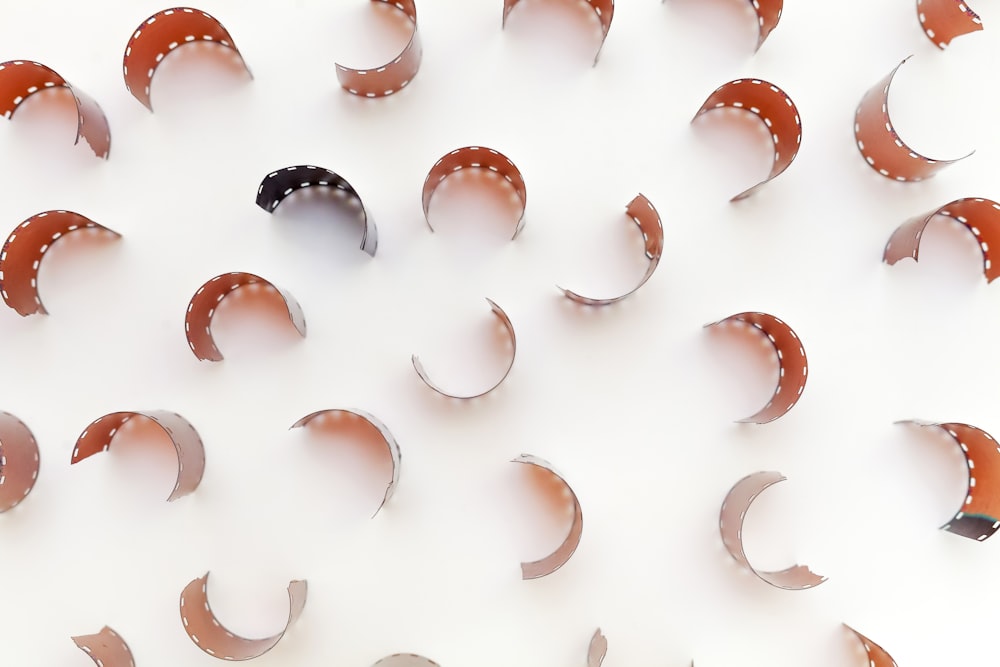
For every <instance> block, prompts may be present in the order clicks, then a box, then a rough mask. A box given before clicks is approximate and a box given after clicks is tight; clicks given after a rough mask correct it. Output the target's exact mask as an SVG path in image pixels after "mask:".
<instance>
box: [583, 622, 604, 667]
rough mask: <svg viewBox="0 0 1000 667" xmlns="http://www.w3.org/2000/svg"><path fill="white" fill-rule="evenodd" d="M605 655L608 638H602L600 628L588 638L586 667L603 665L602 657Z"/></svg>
mask: <svg viewBox="0 0 1000 667" xmlns="http://www.w3.org/2000/svg"><path fill="white" fill-rule="evenodd" d="M607 654H608V638H607V637H605V636H604V634H603V633H602V632H601V629H600V628H597V630H595V631H594V634H593V636H592V637H591V638H590V645H589V646H588V647H587V667H601V665H602V664H603V663H604V656H606V655H607Z"/></svg>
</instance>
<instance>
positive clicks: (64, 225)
mask: <svg viewBox="0 0 1000 667" xmlns="http://www.w3.org/2000/svg"><path fill="white" fill-rule="evenodd" d="M81 229H91V230H96V231H100V232H102V233H106V234H109V235H111V236H112V237H114V238H121V234H119V233H118V232H116V231H113V230H111V229H108V228H107V227H105V226H103V225H99V224H97V223H96V222H94V221H93V220H91V219H90V218H87V217H85V216H83V215H80V214H79V213H74V212H73V211H62V210H60V211H45V212H44V213H38V214H36V215H33V216H31V217H30V218H28V219H27V220H25V221H24V222H22V223H21V224H20V225H18V226H17V227H16V228H15V229H14V231H12V232H11V233H10V235H9V236H8V237H7V240H6V241H5V242H4V244H3V250H2V251H0V296H3V300H4V303H6V304H7V305H8V306H10V307H11V308H13V309H14V310H16V311H17V312H18V314H20V315H22V316H25V317H26V316H28V315H34V314H36V313H40V314H42V315H45V314H47V313H48V311H46V310H45V306H43V305H42V299H41V297H40V296H39V295H38V267H39V265H40V264H41V261H42V258H43V257H44V256H45V252H46V251H47V250H48V249H49V248H51V247H52V245H53V244H54V243H55V242H56V241H58V240H59V239H60V238H62V237H63V236H65V235H66V234H69V233H70V232H75V231H77V230H81Z"/></svg>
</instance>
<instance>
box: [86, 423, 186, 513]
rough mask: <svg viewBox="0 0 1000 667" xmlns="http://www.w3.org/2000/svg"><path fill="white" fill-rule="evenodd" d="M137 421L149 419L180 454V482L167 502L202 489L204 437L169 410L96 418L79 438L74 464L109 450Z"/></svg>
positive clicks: (178, 457) (178, 464) (178, 476)
mask: <svg viewBox="0 0 1000 667" xmlns="http://www.w3.org/2000/svg"><path fill="white" fill-rule="evenodd" d="M133 419H143V420H148V421H149V422H150V423H152V424H155V425H156V426H157V427H159V429H160V430H161V431H162V432H163V433H164V434H166V435H167V437H169V438H170V442H171V444H173V446H174V451H175V452H176V453H177V481H176V483H175V484H174V488H173V490H172V491H171V492H170V496H169V497H168V498H167V501H168V502H169V501H174V500H177V499H178V498H182V497H184V496H186V495H187V494H189V493H191V492H192V491H194V490H195V489H196V488H198V485H199V484H200V483H201V478H202V475H203V474H204V472H205V447H204V445H203V444H202V441H201V436H200V435H198V432H197V431H196V430H195V428H194V426H192V425H191V423H190V422H189V421H188V420H186V419H184V417H181V416H180V415H179V414H177V413H176V412H169V411H167V410H146V411H143V412H112V413H110V414H106V415H104V416H103V417H99V418H97V419H95V420H94V421H93V422H91V423H90V425H89V426H87V428H86V429H84V431H83V433H81V434H80V437H79V438H77V439H76V446H75V447H74V448H73V455H72V457H71V458H70V465H73V464H75V463H79V462H80V461H82V460H84V459H86V458H89V457H91V456H93V455H94V454H99V453H101V452H106V451H108V449H110V447H111V443H112V442H114V440H115V437H116V436H117V435H118V434H119V433H120V432H121V429H122V427H123V426H125V424H126V423H128V422H130V421H132V420H133Z"/></svg>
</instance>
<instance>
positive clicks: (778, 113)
mask: <svg viewBox="0 0 1000 667" xmlns="http://www.w3.org/2000/svg"><path fill="white" fill-rule="evenodd" d="M723 108H729V109H742V110H744V111H748V112H750V113H752V114H754V115H755V116H757V117H758V118H759V119H760V121H761V122H762V123H764V126H765V127H766V129H767V132H768V134H770V136H771V142H772V144H773V145H774V162H773V163H772V164H771V171H770V172H769V173H768V175H767V178H765V179H764V180H763V181H761V182H760V183H758V184H756V185H754V186H753V187H751V188H748V189H746V190H744V191H743V192H741V193H739V194H738V195H736V196H735V197H733V198H732V199H731V200H730V201H739V200H740V199H745V198H747V197H749V196H750V195H752V194H753V193H755V192H757V190H758V189H760V187H761V186H763V185H764V184H765V183H767V182H768V181H771V180H772V179H774V178H776V177H777V176H778V175H780V174H781V173H782V172H784V171H785V170H786V169H788V167H789V165H791V164H792V161H793V160H794V159H795V156H796V155H798V154H799V146H800V145H801V144H802V119H801V118H800V117H799V110H798V108H796V106H795V103H794V102H792V98H790V97H789V96H788V95H787V94H786V93H785V91H783V90H782V89H781V88H778V87H777V86H776V85H774V84H773V83H769V82H767V81H764V80H763V79H736V80H735V81H730V82H729V83H726V84H723V85H721V86H719V87H718V88H716V89H715V92H713V93H712V94H711V95H709V96H708V99H707V100H705V103H704V104H702V105H701V108H700V109H698V113H696V114H695V115H694V118H692V119H691V122H692V123H693V122H695V121H696V120H698V118H699V117H701V116H702V115H704V114H706V113H708V112H710V111H713V110H715V109H723Z"/></svg>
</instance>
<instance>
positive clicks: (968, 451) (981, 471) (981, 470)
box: [897, 419, 1000, 542]
mask: <svg viewBox="0 0 1000 667" xmlns="http://www.w3.org/2000/svg"><path fill="white" fill-rule="evenodd" d="M897 423H899V424H907V425H911V426H916V427H919V428H933V429H938V430H940V431H943V432H944V433H947V434H948V435H950V436H951V438H952V439H953V440H954V441H955V444H957V445H958V446H959V448H960V449H961V450H962V455H963V456H964V457H965V464H966V466H967V467H968V470H969V480H968V491H966V495H965V500H964V502H963V503H962V507H961V509H959V510H958V512H956V513H955V516H954V518H953V519H952V520H951V521H949V522H948V523H946V524H945V525H943V526H941V527H942V528H943V529H944V530H947V531H948V532H951V533H955V534H956V535H961V536H962V537H967V538H969V539H971V540H976V541H979V542H982V541H983V540H985V539H987V538H988V537H990V536H991V535H993V533H995V532H996V531H997V528H1000V445H997V441H996V440H994V439H993V436H992V435H990V434H989V433H987V432H986V431H984V430H982V429H980V428H976V427H975V426H969V425H968V424H960V423H957V422H947V423H943V424H937V423H932V422H921V421H916V420H912V419H911V420H906V421H901V422H897Z"/></svg>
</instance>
